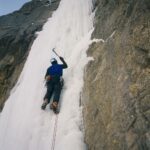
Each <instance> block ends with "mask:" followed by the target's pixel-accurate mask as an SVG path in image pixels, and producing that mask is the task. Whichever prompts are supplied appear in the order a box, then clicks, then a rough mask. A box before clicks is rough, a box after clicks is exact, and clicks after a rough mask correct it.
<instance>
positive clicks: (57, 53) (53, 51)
mask: <svg viewBox="0 0 150 150" xmlns="http://www.w3.org/2000/svg"><path fill="white" fill-rule="evenodd" d="M52 51H53V52H54V53H55V54H56V55H57V56H58V57H60V56H59V55H58V53H57V52H56V51H55V48H53V49H52Z"/></svg>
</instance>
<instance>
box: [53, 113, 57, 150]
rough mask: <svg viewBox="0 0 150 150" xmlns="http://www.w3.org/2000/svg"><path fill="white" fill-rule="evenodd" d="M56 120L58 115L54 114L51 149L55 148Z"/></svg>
mask: <svg viewBox="0 0 150 150" xmlns="http://www.w3.org/2000/svg"><path fill="white" fill-rule="evenodd" d="M57 122H58V115H56V117H55V125H54V132H53V139H52V146H51V150H54V149H55V142H56V133H57Z"/></svg>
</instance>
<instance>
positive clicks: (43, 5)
mask: <svg viewBox="0 0 150 150" xmlns="http://www.w3.org/2000/svg"><path fill="white" fill-rule="evenodd" d="M59 2H60V0H55V1H54V0H52V2H51V4H50V3H49V1H48V0H33V1H31V2H29V3H26V4H25V5H23V7H22V8H21V9H20V10H19V11H15V12H14V13H12V14H9V15H5V16H1V17H0V110H1V109H2V107H3V104H4V101H5V100H6V98H7V97H8V96H9V92H10V90H11V89H12V87H13V86H14V84H15V83H16V80H17V79H18V76H19V75H20V73H21V70H22V68H23V65H24V62H25V60H26V57H27V55H28V52H29V50H30V47H31V45H32V42H33V40H34V39H35V38H36V35H35V32H37V31H40V30H41V28H42V26H43V24H44V23H45V22H46V21H47V19H48V18H49V17H50V16H51V15H52V12H53V11H54V10H56V9H57V7H58V5H59Z"/></svg>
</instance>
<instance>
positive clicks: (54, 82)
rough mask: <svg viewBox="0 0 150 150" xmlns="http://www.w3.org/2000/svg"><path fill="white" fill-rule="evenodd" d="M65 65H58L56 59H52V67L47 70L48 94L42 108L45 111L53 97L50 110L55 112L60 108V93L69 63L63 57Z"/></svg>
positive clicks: (61, 58)
mask: <svg viewBox="0 0 150 150" xmlns="http://www.w3.org/2000/svg"><path fill="white" fill-rule="evenodd" d="M59 58H60V60H61V62H62V63H63V64H58V63H57V60H56V59H55V58H52V59H51V61H50V62H51V64H52V65H51V66H50V67H49V68H48V69H47V72H46V75H45V80H46V86H47V92H46V94H45V96H44V102H43V104H42V106H41V108H42V109H43V110H44V109H45V108H46V106H47V104H48V103H50V99H51V96H52V95H54V97H53V102H52V103H51V105H50V109H53V110H54V111H55V112H56V111H57V108H58V103H59V98H60V93H61V90H62V86H63V78H62V75H63V69H66V68H67V67H68V66H67V63H66V62H65V60H64V58H63V57H59Z"/></svg>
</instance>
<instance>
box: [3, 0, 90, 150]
mask: <svg viewBox="0 0 150 150" xmlns="http://www.w3.org/2000/svg"><path fill="white" fill-rule="evenodd" d="M92 30H93V14H92V0H62V1H61V2H60V5H59V8H58V9H57V10H56V11H55V12H54V13H53V16H52V18H50V19H49V20H48V21H47V23H46V24H45V25H44V27H43V30H42V31H41V32H39V33H37V34H38V37H37V39H36V40H35V41H34V43H33V45H32V47H31V51H30V53H29V56H28V58H27V61H26V63H25V66H24V69H23V71H22V73H21V75H20V78H19V80H18V82H17V84H16V86H15V87H14V88H13V90H12V91H11V95H10V97H9V98H8V100H7V102H6V103H5V107H4V109H3V112H2V113H1V116H0V150H10V149H11V150H51V145H52V141H53V132H54V125H55V120H56V116H57V115H55V114H54V113H53V112H52V111H51V110H50V109H49V106H47V108H46V110H45V111H43V110H41V108H40V107H41V104H42V102H43V97H44V94H45V92H46V88H45V86H44V84H45V83H44V75H45V72H46V70H47V68H48V67H49V65H50V58H52V57H56V58H57V60H59V58H58V57H57V56H55V55H54V53H53V52H52V51H51V50H52V49H53V48H54V47H55V48H56V51H57V52H58V53H59V54H60V55H61V56H63V57H64V58H65V60H66V62H67V64H68V69H66V70H64V80H65V85H64V88H63V91H62V94H61V101H60V105H61V109H60V113H59V115H58V122H57V133H56V141H55V150H85V149H86V145H85V143H84V137H83V132H82V130H81V129H82V115H81V114H82V113H81V108H80V106H79V99H80V92H81V90H82V87H83V72H84V67H85V65H86V64H87V62H88V58H87V56H86V50H87V49H88V46H89V44H90V38H91V33H92ZM59 63H60V60H59Z"/></svg>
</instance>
